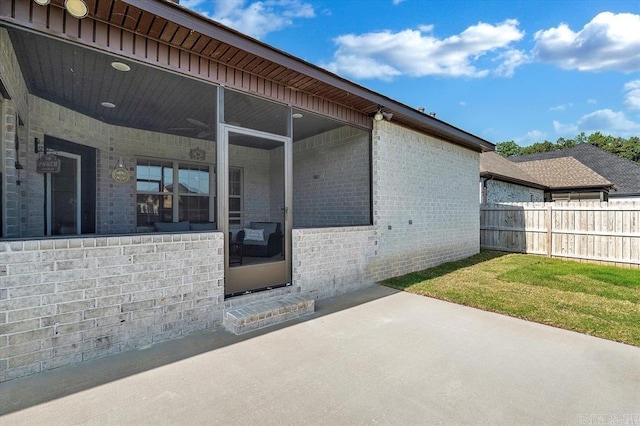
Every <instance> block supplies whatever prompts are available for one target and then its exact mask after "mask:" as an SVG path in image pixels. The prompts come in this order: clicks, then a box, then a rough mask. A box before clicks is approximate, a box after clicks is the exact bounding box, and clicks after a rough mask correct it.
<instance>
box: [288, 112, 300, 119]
mask: <svg viewBox="0 0 640 426" xmlns="http://www.w3.org/2000/svg"><path fill="white" fill-rule="evenodd" d="M291 116H292V117H293V118H302V114H300V113H299V112H294V113H293V114H291Z"/></svg>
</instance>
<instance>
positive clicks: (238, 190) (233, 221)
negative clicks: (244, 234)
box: [229, 167, 242, 225]
mask: <svg viewBox="0 0 640 426" xmlns="http://www.w3.org/2000/svg"><path fill="white" fill-rule="evenodd" d="M229 224H230V225H241V224H242V169H241V168H240V167H229Z"/></svg>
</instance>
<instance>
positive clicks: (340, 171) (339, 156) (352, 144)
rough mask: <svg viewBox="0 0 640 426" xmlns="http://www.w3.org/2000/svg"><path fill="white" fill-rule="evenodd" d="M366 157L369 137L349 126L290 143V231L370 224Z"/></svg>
mask: <svg viewBox="0 0 640 426" xmlns="http://www.w3.org/2000/svg"><path fill="white" fill-rule="evenodd" d="M369 151H370V150H369V132H367V131H364V130H362V129H357V128H354V127H350V126H343V127H340V128H338V129H335V130H332V131H330V132H326V133H323V134H320V135H317V136H314V137H311V138H308V139H304V140H302V141H298V142H296V143H294V144H293V181H294V187H293V212H294V217H293V223H294V226H299V227H310V226H337V225H366V224H370V223H371V198H370V194H371V190H370V188H371V173H370V152H369Z"/></svg>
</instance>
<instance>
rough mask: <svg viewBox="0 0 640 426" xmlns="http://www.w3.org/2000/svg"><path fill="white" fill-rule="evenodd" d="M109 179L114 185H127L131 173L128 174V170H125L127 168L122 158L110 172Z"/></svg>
mask: <svg viewBox="0 0 640 426" xmlns="http://www.w3.org/2000/svg"><path fill="white" fill-rule="evenodd" d="M111 178H112V179H113V180H114V181H115V182H116V183H127V182H129V179H131V173H129V170H127V167H126V166H125V165H124V162H123V161H122V157H120V161H118V164H117V165H116V167H115V169H113V172H111Z"/></svg>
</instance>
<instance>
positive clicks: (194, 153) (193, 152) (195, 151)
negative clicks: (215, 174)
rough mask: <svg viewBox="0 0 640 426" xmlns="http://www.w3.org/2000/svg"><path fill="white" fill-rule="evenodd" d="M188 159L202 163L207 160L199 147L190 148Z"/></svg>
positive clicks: (205, 154)
mask: <svg viewBox="0 0 640 426" xmlns="http://www.w3.org/2000/svg"><path fill="white" fill-rule="evenodd" d="M189 158H190V159H192V160H199V161H204V160H206V158H207V153H206V152H204V149H202V148H200V147H196V148H191V149H190V150H189Z"/></svg>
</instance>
